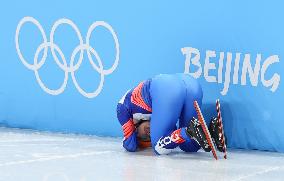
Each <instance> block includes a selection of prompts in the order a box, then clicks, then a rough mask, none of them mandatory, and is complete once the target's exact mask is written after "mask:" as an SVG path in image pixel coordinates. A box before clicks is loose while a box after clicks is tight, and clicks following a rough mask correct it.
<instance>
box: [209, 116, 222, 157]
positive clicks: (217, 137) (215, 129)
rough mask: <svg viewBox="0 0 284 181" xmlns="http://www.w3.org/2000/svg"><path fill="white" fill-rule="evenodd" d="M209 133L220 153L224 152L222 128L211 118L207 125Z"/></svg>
mask: <svg viewBox="0 0 284 181" xmlns="http://www.w3.org/2000/svg"><path fill="white" fill-rule="evenodd" d="M209 132H210V134H211V136H212V138H213V142H214V144H215V146H216V147H217V149H218V150H219V151H220V152H225V141H224V140H225V138H224V137H225V135H223V134H224V133H223V126H222V125H220V124H219V123H218V119H217V118H215V117H212V118H211V120H210V125H209Z"/></svg>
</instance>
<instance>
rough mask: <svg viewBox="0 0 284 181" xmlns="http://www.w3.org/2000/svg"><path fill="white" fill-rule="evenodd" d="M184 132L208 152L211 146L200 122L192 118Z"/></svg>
mask: <svg viewBox="0 0 284 181" xmlns="http://www.w3.org/2000/svg"><path fill="white" fill-rule="evenodd" d="M186 134H187V135H188V136H189V137H190V138H191V139H194V140H195V141H196V142H197V143H198V144H199V145H200V146H201V147H202V148H203V150H204V151H206V152H210V151H211V148H210V146H209V144H208V142H207V140H206V137H205V133H204V131H203V129H202V127H201V124H200V123H199V122H198V120H197V119H196V118H194V117H193V118H192V119H191V120H190V122H189V125H188V127H187V128H186Z"/></svg>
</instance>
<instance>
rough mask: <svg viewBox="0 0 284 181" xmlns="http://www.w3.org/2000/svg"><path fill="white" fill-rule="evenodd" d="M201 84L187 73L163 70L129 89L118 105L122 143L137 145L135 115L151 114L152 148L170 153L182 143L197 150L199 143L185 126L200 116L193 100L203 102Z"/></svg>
mask: <svg viewBox="0 0 284 181" xmlns="http://www.w3.org/2000/svg"><path fill="white" fill-rule="evenodd" d="M202 97H203V92H202V89H201V86H200V85H199V83H198V82H197V80H195V79H194V78H193V77H191V76H190V75H188V74H171V75H168V74H161V75H157V76H155V77H153V78H151V79H148V80H146V81H143V82H141V83H140V84H139V85H138V86H136V87H135V88H133V89H131V90H129V91H127V93H126V94H125V95H124V96H123V97H122V99H121V100H120V101H119V103H118V105H117V117H118V120H119V122H120V124H121V126H122V129H123V133H124V139H123V147H124V148H125V149H126V150H127V151H136V150H137V148H138V146H137V145H138V143H137V132H136V129H135V126H134V121H135V117H137V116H138V117H143V116H146V117H147V116H148V117H150V137H151V144H152V148H153V149H154V151H155V153H157V154H167V153H169V152H170V151H171V150H172V149H174V148H176V147H177V146H179V147H180V148H181V149H182V150H183V151H186V152H196V151H197V150H199V149H200V146H199V145H198V143H197V142H196V141H194V140H193V139H191V138H190V137H188V136H187V134H186V130H185V128H186V127H187V126H188V125H189V121H190V119H191V118H192V117H197V114H196V111H195V109H194V106H193V102H194V101H195V100H196V101H197V102H198V103H199V105H200V106H201V104H202Z"/></svg>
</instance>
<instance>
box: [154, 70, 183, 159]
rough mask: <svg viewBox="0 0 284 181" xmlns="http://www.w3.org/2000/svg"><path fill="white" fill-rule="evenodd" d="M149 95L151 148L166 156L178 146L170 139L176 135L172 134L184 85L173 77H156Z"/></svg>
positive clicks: (180, 108)
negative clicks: (150, 105) (150, 106)
mask: <svg viewBox="0 0 284 181" xmlns="http://www.w3.org/2000/svg"><path fill="white" fill-rule="evenodd" d="M150 94H151V98H152V116H151V122H150V128H151V129H150V134H151V142H152V147H153V149H155V152H156V153H158V154H167V153H169V152H170V151H171V149H173V148H175V147H177V146H178V145H179V144H178V143H177V142H178V141H176V142H174V141H173V140H172V139H171V137H175V135H176V134H175V133H176V132H174V131H175V130H176V123H177V121H178V118H179V116H180V113H181V110H182V107H183V102H184V98H185V96H186V90H185V89H184V83H183V82H182V81H181V80H180V79H179V78H178V77H177V76H174V75H158V76H156V77H154V78H153V79H152V82H151V88H150ZM172 132H174V133H173V134H174V136H173V134H172ZM175 138H176V137H175ZM175 140H178V139H175Z"/></svg>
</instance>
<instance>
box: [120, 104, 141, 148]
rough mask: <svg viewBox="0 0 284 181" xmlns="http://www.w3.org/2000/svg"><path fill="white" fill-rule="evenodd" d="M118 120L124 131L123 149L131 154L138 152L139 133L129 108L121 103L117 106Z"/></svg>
mask: <svg viewBox="0 0 284 181" xmlns="http://www.w3.org/2000/svg"><path fill="white" fill-rule="evenodd" d="M116 111H117V118H118V120H119V122H120V124H121V126H122V130H123V136H124V138H123V147H124V148H125V149H126V150H127V151H130V152H134V151H136V150H137V145H138V144H137V137H136V136H137V132H136V130H135V126H134V122H133V118H132V115H131V114H130V112H129V110H128V109H127V107H126V106H125V105H123V104H121V103H118V105H117V110H116Z"/></svg>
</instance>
